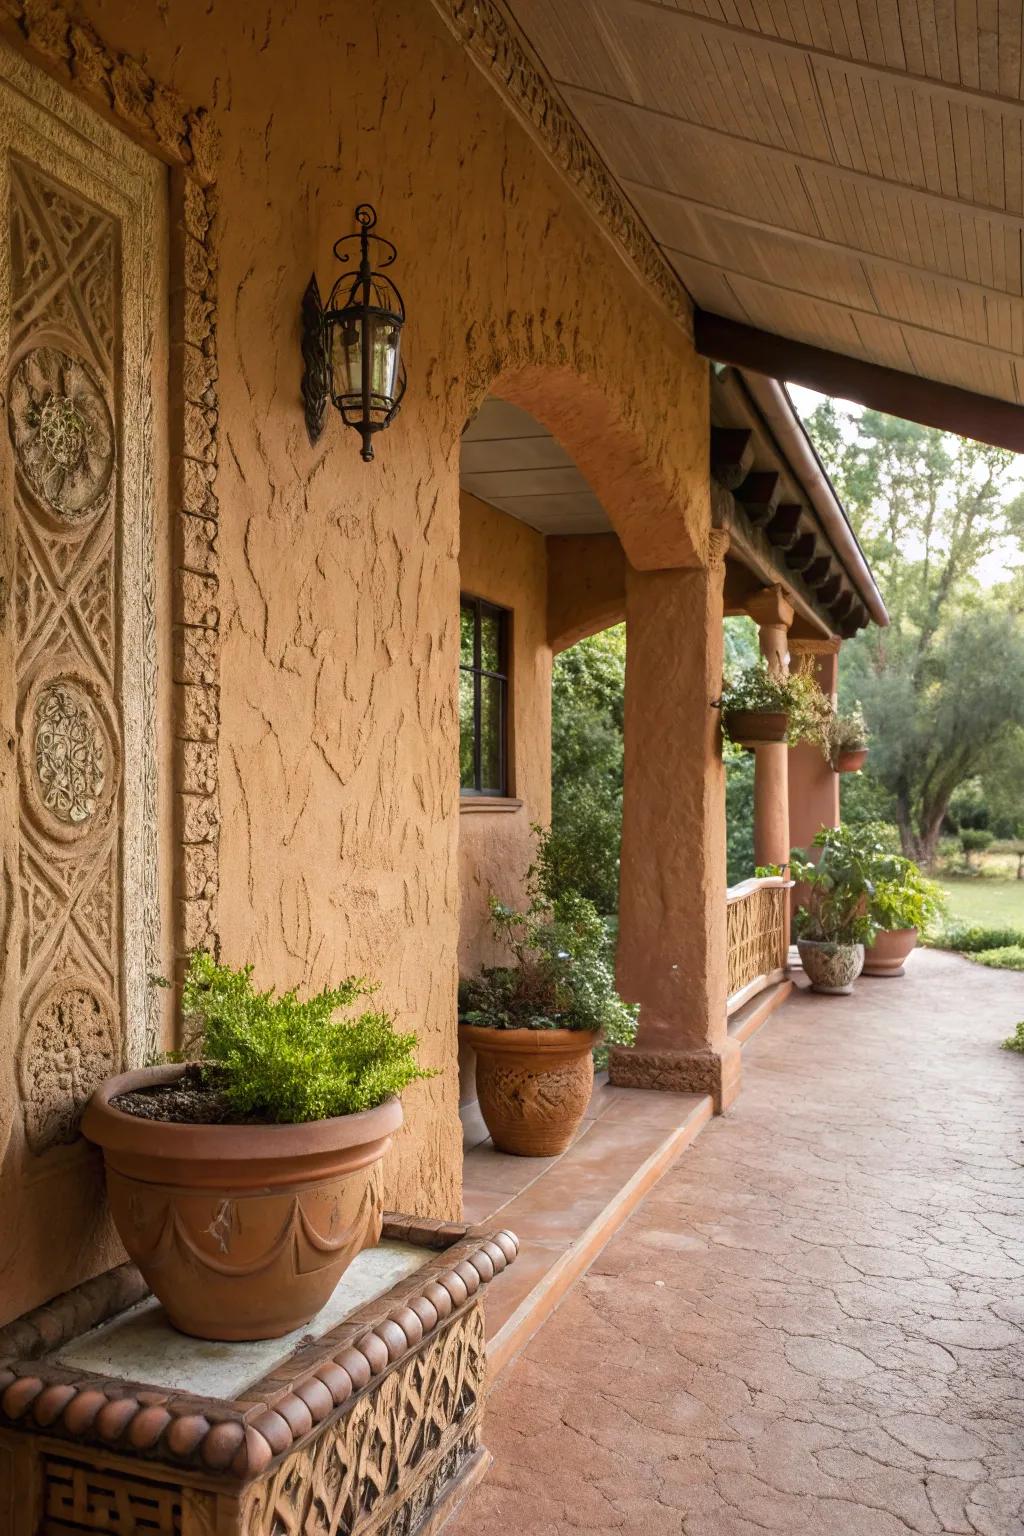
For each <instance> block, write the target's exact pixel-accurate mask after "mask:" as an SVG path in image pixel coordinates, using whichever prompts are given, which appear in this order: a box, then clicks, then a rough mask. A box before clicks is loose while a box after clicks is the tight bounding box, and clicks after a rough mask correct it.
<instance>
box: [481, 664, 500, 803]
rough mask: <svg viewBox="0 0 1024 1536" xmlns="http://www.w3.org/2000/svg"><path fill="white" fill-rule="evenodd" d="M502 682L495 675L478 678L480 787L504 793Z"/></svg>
mask: <svg viewBox="0 0 1024 1536" xmlns="http://www.w3.org/2000/svg"><path fill="white" fill-rule="evenodd" d="M504 692H505V684H504V683H503V682H501V680H500V679H499V678H496V677H482V678H481V679H480V787H481V789H489V790H491V792H492V793H494V794H504V793H505V784H504V775H503V773H502V771H501V770H502V749H501V748H502V744H501V705H502V699H503V697H504Z"/></svg>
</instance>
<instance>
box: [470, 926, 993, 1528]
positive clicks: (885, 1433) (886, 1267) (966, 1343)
mask: <svg viewBox="0 0 1024 1536" xmlns="http://www.w3.org/2000/svg"><path fill="white" fill-rule="evenodd" d="M1021 1017H1024V978H1022V977H1020V976H1019V975H1014V974H1013V973H1011V972H998V971H989V970H984V969H982V968H981V967H979V966H974V965H972V964H971V963H970V962H969V961H966V960H962V959H960V958H958V957H955V956H949V955H942V954H938V953H935V952H925V953H919V954H917V955H915V956H914V957H913V960H912V962H911V966H910V969H909V970H908V974H907V976H906V978H905V979H904V980H902V981H884V980H877V981H871V980H868V979H865V980H863V981H861V982H860V983H859V985H858V987H857V991H856V994H855V996H853V997H852V998H820V997H815V996H814V995H813V994H810V993H806V992H801V993H798V994H795V995H794V997H793V998H792V999H791V1001H790V1002H789V1003H787V1004H786V1006H785V1007H784V1008H783V1009H781V1010H780V1011H779V1013H777V1014H776V1015H775V1016H774V1018H773V1019H772V1020H771V1021H770V1022H769V1023H768V1024H767V1025H766V1027H765V1028H764V1029H763V1030H762V1031H761V1033H760V1034H759V1035H758V1036H756V1038H755V1039H754V1040H753V1041H752V1042H751V1043H750V1045H749V1046H747V1047H746V1049H745V1051H744V1058H743V1076H744V1089H743V1093H742V1096H741V1098H740V1100H739V1102H738V1104H737V1105H736V1106H735V1108H734V1109H733V1110H732V1111H731V1112H730V1113H729V1114H728V1115H727V1116H725V1117H724V1118H722V1119H719V1120H716V1121H715V1122H714V1123H713V1124H712V1125H710V1126H709V1127H708V1128H707V1129H706V1130H705V1131H704V1132H703V1134H702V1135H701V1137H700V1139H699V1140H698V1141H697V1142H696V1143H695V1145H694V1146H692V1147H691V1148H690V1149H689V1151H687V1152H686V1153H685V1154H684V1155H683V1157H682V1159H681V1160H680V1161H679V1162H678V1163H677V1164H676V1165H675V1166H674V1167H673V1168H672V1169H671V1170H670V1171H669V1172H668V1174H667V1175H666V1176H665V1178H664V1179H663V1180H662V1181H661V1183H660V1184H658V1185H657V1186H656V1188H655V1189H654V1190H653V1191H652V1192H651V1194H650V1195H649V1196H648V1198H647V1199H646V1201H645V1202H644V1203H643V1204H642V1205H641V1206H640V1207H639V1208H638V1209H637V1211H636V1212H635V1213H634V1215H633V1216H632V1217H631V1218H630V1220H629V1221H628V1222H627V1224H626V1225H625V1226H624V1227H623V1228H622V1229H621V1230H620V1232H619V1233H618V1235H617V1236H616V1237H615V1238H614V1239H613V1241H612V1242H611V1243H610V1244H609V1246H608V1247H607V1248H606V1249H605V1250H604V1252H603V1253H602V1254H601V1255H600V1257H599V1258H598V1259H597V1261H596V1262H595V1264H594V1265H593V1267H592V1268H591V1269H590V1270H589V1272H588V1273H587V1274H586V1275H585V1276H584V1277H583V1278H582V1279H581V1280H580V1281H578V1282H577V1284H576V1286H575V1287H574V1289H573V1290H572V1291H571V1292H570V1294H569V1295H568V1296H567V1298H566V1299H565V1301H563V1303H562V1305H561V1307H560V1308H559V1310H558V1311H557V1312H556V1313H555V1314H554V1315H553V1316H552V1317H551V1319H550V1320H549V1321H548V1322H547V1323H546V1324H545V1325H544V1327H543V1328H542V1329H541V1331H540V1332H539V1333H538V1334H537V1335H536V1336H535V1338H534V1339H533V1341H532V1342H531V1343H530V1345H529V1346H528V1348H527V1349H526V1350H525V1351H524V1353H523V1354H522V1355H521V1356H520V1357H519V1358H518V1359H517V1360H516V1361H514V1362H513V1363H512V1364H511V1365H510V1366H509V1367H508V1368H507V1370H506V1371H505V1373H504V1375H503V1376H502V1377H501V1379H500V1380H499V1382H498V1383H497V1385H496V1387H495V1388H494V1391H493V1393H492V1395H491V1399H490V1404H489V1409H488V1416H487V1419H486V1425H485V1429H486V1432H485V1439H486V1441H487V1443H488V1445H489V1446H490V1448H491V1450H492V1451H493V1453H494V1456H495V1464H494V1467H493V1468H492V1470H491V1472H490V1474H489V1476H488V1478H487V1480H486V1482H485V1483H484V1484H482V1486H481V1487H480V1488H478V1489H477V1490H475V1491H474V1493H473V1494H471V1495H470V1497H469V1499H468V1500H467V1502H466V1504H465V1505H464V1506H463V1508H462V1510H461V1511H460V1512H459V1513H458V1514H457V1515H456V1517H455V1519H454V1520H453V1523H452V1524H451V1525H450V1526H449V1527H448V1528H447V1530H446V1536H471V1533H472V1536H478V1533H479V1532H481V1531H504V1532H515V1533H516V1536H561V1533H563V1532H564V1533H570V1532H571V1533H577V1532H613V1531H614V1532H629V1533H632V1532H635V1533H637V1536H641V1533H642V1536H763V1533H765V1532H777V1533H781V1536H804V1533H807V1536H811V1533H814V1536H906V1533H907V1532H927V1533H942V1532H957V1533H960V1532H964V1533H970V1532H978V1533H982V1536H1021V1533H1024V1518H1022V1506H1024V1146H1022V1133H1024V1058H1022V1057H1020V1056H1014V1055H1011V1054H1010V1053H1009V1052H1006V1051H1000V1050H999V1049H998V1048H997V1042H998V1041H999V1040H1001V1039H1002V1038H1003V1037H1004V1036H1005V1035H1006V1034H1007V1033H1009V1032H1010V1026H1011V1025H1012V1024H1013V1023H1015V1022H1016V1020H1017V1019H1018V1018H1021Z"/></svg>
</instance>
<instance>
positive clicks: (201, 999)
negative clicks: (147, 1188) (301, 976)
mask: <svg viewBox="0 0 1024 1536" xmlns="http://www.w3.org/2000/svg"><path fill="white" fill-rule="evenodd" d="M252 971H253V968H252V966H251V965H246V966H243V967H242V968H241V969H240V970H233V969H232V968H231V967H230V966H227V965H218V964H217V962H216V961H215V960H214V959H213V957H212V956H211V955H209V954H207V953H206V951H205V950H196V951H195V952H194V953H193V954H192V955H191V957H190V959H189V965H188V971H187V973H186V976H185V983H184V986H183V988H182V994H181V1007H182V1013H183V1015H184V1017H185V1019H186V1023H187V1024H188V1025H189V1026H191V1029H190V1033H189V1034H188V1035H187V1037H186V1040H185V1045H184V1049H183V1051H182V1052H181V1055H182V1057H184V1058H186V1059H189V1060H198V1061H199V1062H200V1064H201V1065H202V1068H203V1070H204V1076H206V1075H208V1076H209V1079H210V1080H211V1081H213V1082H215V1083H216V1085H217V1087H219V1088H220V1089H221V1091H222V1092H223V1094H224V1096H225V1098H226V1100H227V1101H228V1103H229V1104H230V1106H231V1108H232V1110H233V1111H235V1112H236V1113H237V1114H238V1115H239V1116H241V1117H245V1118H251V1119H256V1120H267V1121H270V1122H276V1123H281V1124H285V1125H299V1124H301V1123H303V1122H305V1121H308V1120H325V1119H328V1118H329V1117H331V1116H333V1115H350V1114H355V1113H357V1112H358V1111H359V1110H363V1109H373V1108H374V1107H375V1106H376V1105H378V1104H383V1103H384V1100H385V1099H389V1098H391V1097H392V1096H393V1095H396V1094H400V1093H401V1091H402V1089H403V1088H405V1087H406V1086H407V1085H408V1084H409V1083H412V1082H415V1081H416V1079H417V1078H425V1077H436V1075H437V1074H436V1072H428V1071H424V1069H423V1068H422V1067H420V1066H418V1065H417V1062H416V1059H415V1055H414V1051H415V1048H416V1044H417V1040H416V1036H415V1035H412V1034H409V1035H400V1034H396V1032H395V1028H394V1022H393V1020H392V1019H391V1018H390V1016H389V1015H388V1014H386V1013H381V1012H375V1011H372V1010H368V1011H366V1012H364V1013H361V1014H359V1015H358V1017H356V1018H344V1019H338V1018H335V1014H336V1013H337V1011H338V1009H340V1008H347V1007H349V1006H351V1004H352V1003H354V1002H355V1001H356V1000H357V999H358V998H361V997H367V996H369V995H370V994H371V993H372V992H373V991H374V990H375V988H374V987H373V985H372V984H370V983H368V982H366V981H364V980H362V979H360V978H358V977H354V976H350V977H349V978H348V979H347V980H345V981H343V982H342V983H341V985H340V986H338V987H325V988H324V989H323V991H321V992H318V993H316V995H315V996H313V997H307V998H305V999H304V1000H300V999H299V997H298V996H297V994H296V992H295V991H294V990H293V991H289V992H282V993H281V994H280V996H278V995H277V994H276V993H275V991H274V989H273V988H271V989H270V990H268V991H266V992H258V991H256V989H255V988H254V987H253V984H252Z"/></svg>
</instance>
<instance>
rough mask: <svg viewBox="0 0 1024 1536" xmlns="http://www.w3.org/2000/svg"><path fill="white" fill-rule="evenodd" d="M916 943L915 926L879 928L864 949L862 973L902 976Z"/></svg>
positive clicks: (867, 974) (866, 974)
mask: <svg viewBox="0 0 1024 1536" xmlns="http://www.w3.org/2000/svg"><path fill="white" fill-rule="evenodd" d="M916 943H917V929H916V928H888V929H885V928H879V930H878V932H877V933H876V934H875V941H874V943H873V944H869V945H868V947H867V949H866V950H865V951H864V975H865V976H902V975H903V974H904V968H905V966H906V961H907V956H908V955H909V954H910V952H911V950H912V949H913V948H914V946H915V944H916Z"/></svg>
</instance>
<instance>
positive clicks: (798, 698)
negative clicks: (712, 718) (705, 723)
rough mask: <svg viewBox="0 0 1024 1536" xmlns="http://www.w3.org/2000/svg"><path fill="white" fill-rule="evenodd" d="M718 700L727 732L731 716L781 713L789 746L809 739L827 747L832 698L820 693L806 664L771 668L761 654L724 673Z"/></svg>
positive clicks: (727, 733) (823, 748)
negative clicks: (786, 669) (792, 668)
mask: <svg viewBox="0 0 1024 1536" xmlns="http://www.w3.org/2000/svg"><path fill="white" fill-rule="evenodd" d="M721 703H722V724H723V728H724V730H725V733H726V735H727V736H728V735H729V720H730V716H733V715H737V714H740V713H743V714H784V715H785V716H786V717H787V720H788V726H787V734H786V740H787V741H788V742H789V744H790V746H796V745H797V743H798V742H801V741H810V742H813V743H814V744H815V745H816V746H818V747H820V748H821V749H822V751H827V749H828V736H829V730H830V727H831V721H832V717H833V714H834V711H833V708H832V702H831V700H830V699H829V698H828V697H827V696H826V695H825V694H824V693H822V691H821V689H820V687H819V686H818V684H817V682H816V680H815V678H814V676H813V674H812V672H811V671H810V669H808V668H800V669H798V670H797V671H796V672H790V673H783V672H774V671H772V669H771V668H770V667H769V666H768V663H767V661H766V660H765V659H764V657H763V656H762V657H760V658H759V659H758V660H757V661H756V662H754V663H753V664H752V665H750V666H747V667H743V668H741V669H740V670H739V671H736V672H732V673H730V674H729V675H728V676H727V678H726V681H725V686H724V688H723V690H722V700H721ZM730 739H731V738H730Z"/></svg>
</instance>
